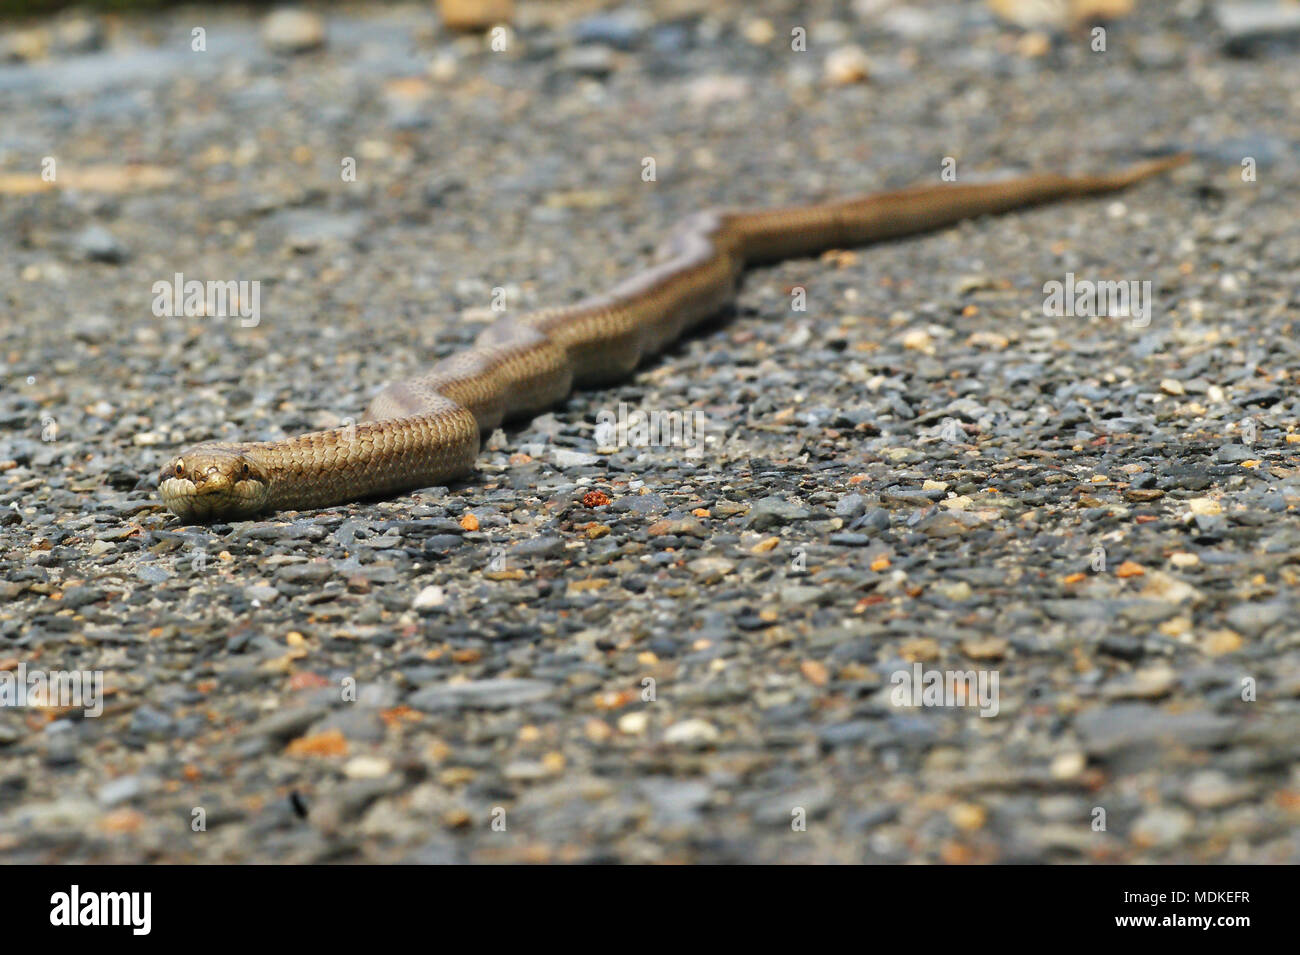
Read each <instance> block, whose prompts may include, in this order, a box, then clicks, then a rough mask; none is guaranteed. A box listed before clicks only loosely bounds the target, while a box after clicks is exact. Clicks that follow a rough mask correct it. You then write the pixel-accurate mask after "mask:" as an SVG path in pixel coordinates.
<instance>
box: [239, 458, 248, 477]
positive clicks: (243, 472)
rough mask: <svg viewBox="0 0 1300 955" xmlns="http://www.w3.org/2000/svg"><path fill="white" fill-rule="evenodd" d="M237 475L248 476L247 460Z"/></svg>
mask: <svg viewBox="0 0 1300 955" xmlns="http://www.w3.org/2000/svg"><path fill="white" fill-rule="evenodd" d="M239 476H240V477H248V462H247V461H245V462H244V467H243V469H242V470H241V471H240V472H239Z"/></svg>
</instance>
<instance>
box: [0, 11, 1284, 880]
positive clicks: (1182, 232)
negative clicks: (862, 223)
mask: <svg viewBox="0 0 1300 955" xmlns="http://www.w3.org/2000/svg"><path fill="white" fill-rule="evenodd" d="M998 6H1003V7H1006V6H1011V7H1016V6H1018V5H1017V4H1006V3H1004V4H999V5H998ZM1212 14H1213V11H1212V10H1210V9H1209V8H1203V7H1202V5H1201V4H1199V3H1197V2H1183V3H1179V4H1172V3H1171V4H1164V3H1153V4H1147V5H1146V7H1145V8H1144V9H1141V10H1139V11H1138V13H1137V14H1135V15H1134V16H1131V17H1129V18H1126V19H1124V20H1121V21H1118V22H1115V23H1113V24H1111V25H1110V28H1109V30H1108V33H1107V50H1106V51H1105V52H1100V53H1099V52H1093V51H1092V50H1091V49H1090V48H1089V36H1088V34H1087V32H1086V30H1084V31H1080V30H1075V31H1061V30H1054V29H1052V28H1049V27H1040V28H1031V29H1028V30H1026V29H1025V28H1023V27H1021V26H1016V25H1011V24H1008V23H1005V22H1002V21H999V20H998V19H996V18H995V16H994V14H993V13H991V12H990V11H989V9H988V8H986V7H985V6H984V5H982V4H968V3H960V4H954V3H926V4H920V5H910V6H907V7H903V6H901V5H897V4H891V3H889V2H883V0H865V2H863V0H859V2H856V3H852V4H849V3H811V4H809V3H794V2H790V3H779V2H763V3H740V2H733V0H721V2H719V0H711V2H707V3H706V2H675V3H670V4H662V5H658V6H657V7H656V11H655V13H653V14H646V13H638V12H636V11H633V10H632V9H631V8H624V9H621V10H614V11H612V12H609V11H607V12H605V13H601V12H599V11H597V10H596V8H595V7H594V6H593V5H591V4H585V5H576V4H571V3H557V4H546V5H533V4H526V5H523V6H521V7H520V9H519V10H518V11H517V13H516V15H515V17H514V20H513V25H512V28H511V29H510V30H509V31H508V32H506V33H504V34H500V35H498V39H504V41H505V47H506V48H505V49H504V50H503V51H494V50H492V49H491V46H490V38H488V37H484V36H483V35H481V34H473V33H472V34H468V35H454V34H451V33H449V32H448V31H447V30H446V29H445V28H444V27H443V26H441V25H440V24H439V22H438V18H437V16H436V14H435V13H434V12H433V11H432V10H430V9H427V8H424V7H416V6H413V7H402V6H399V7H360V8H347V7H343V8H333V9H332V10H331V11H330V13H329V14H328V16H327V18H326V27H327V32H326V36H325V43H324V47H323V48H318V49H316V50H314V51H307V52H303V53H300V54H297V55H294V54H291V53H288V52H285V51H286V50H288V49H290V48H293V47H295V46H311V45H313V43H314V39H313V37H312V35H311V34H312V30H311V27H312V24H311V23H310V22H308V23H306V24H296V23H293V22H287V23H286V22H284V21H280V22H279V23H278V24H275V25H274V26H272V27H271V28H270V29H271V33H270V35H269V37H265V36H262V35H261V30H262V28H263V24H262V22H261V21H260V17H261V16H262V15H261V14H243V13H240V12H238V11H229V10H222V11H220V12H206V11H205V12H202V13H199V12H196V11H185V10H180V11H173V12H170V13H163V14H156V15H152V16H150V17H149V18H147V19H129V18H128V19H121V20H117V19H114V20H108V21H103V22H100V21H91V23H90V24H89V27H88V28H87V29H82V30H81V31H80V32H78V30H77V29H75V28H74V27H72V26H69V21H68V20H67V19H66V18H65V19H64V20H61V21H58V22H57V24H55V25H52V26H51V25H37V26H36V27H34V28H32V30H29V31H28V32H26V33H24V34H22V35H21V36H20V37H19V40H20V41H21V42H19V41H16V40H15V39H14V36H13V35H12V31H11V34H9V35H7V37H6V40H5V41H3V43H0V51H4V53H5V56H7V57H8V58H9V60H10V62H8V63H6V64H4V65H0V124H2V125H0V252H2V262H3V264H2V266H0V296H2V297H3V303H4V311H3V326H4V333H5V347H4V349H3V353H2V358H3V370H4V374H3V381H2V383H0V426H2V427H3V433H0V469H3V470H2V471H0V488H2V492H3V496H2V497H0V541H2V542H3V559H2V562H0V568H2V569H3V582H2V583H0V587H3V598H4V601H3V606H2V607H0V673H7V674H9V675H10V676H11V677H12V678H13V681H12V682H13V684H14V685H17V682H18V681H17V678H18V676H19V675H20V674H24V673H25V674H26V675H27V677H28V680H29V683H28V684H25V685H27V686H35V684H32V683H30V680H31V679H32V677H31V674H32V673H37V674H41V673H46V674H48V673H52V672H56V671H71V670H75V671H88V672H90V673H92V674H96V673H97V674H100V675H102V679H103V684H104V689H103V696H102V700H101V703H102V713H101V714H100V715H99V716H97V717H92V716H90V715H88V714H87V712H86V706H85V705H84V704H85V702H86V701H84V700H83V701H81V702H82V703H83V705H81V706H75V705H74V706H55V705H51V704H53V703H55V702H60V701H54V700H50V699H48V698H44V697H40V696H39V693H37V694H36V695H35V696H32V697H31V698H29V699H28V701H27V702H28V703H29V704H33V703H34V704H46V705H28V706H27V707H25V708H18V707H14V706H6V707H3V708H0V857H2V858H3V859H5V860H7V861H33V862H34V861H41V862H91V861H112V862H201V861H207V862H214V861H222V862H263V861H275V862H320V861H331V862H334V861H339V862H358V861H367V862H396V861H416V862H450V861H472V862H504V861H554V862H589V861H618V862H741V861H761V862H914V861H924V862H1005V861H1032V862H1093V863H1096V862H1159V861H1166V862H1211V861H1214V862H1241V863H1244V862H1296V861H1300V836H1298V835H1297V829H1296V822H1297V817H1298V816H1300V771H1298V768H1300V763H1297V759H1298V757H1300V742H1298V741H1297V734H1296V716H1297V712H1298V711H1300V639H1298V638H1297V631H1296V628H1295V625H1294V623H1293V621H1294V619H1295V618H1294V617H1293V616H1292V614H1293V613H1295V612H1296V602H1297V599H1296V596H1295V593H1294V591H1293V590H1292V587H1293V586H1294V585H1295V583H1296V581H1297V577H1300V568H1298V567H1297V553H1300V513H1298V512H1297V505H1298V504H1300V471H1298V470H1297V464H1298V461H1297V453H1298V451H1300V445H1298V444H1297V442H1300V431H1296V430H1295V428H1296V412H1297V407H1298V406H1300V402H1298V400H1297V397H1296V393H1295V391H1296V389H1295V387H1294V385H1293V382H1294V381H1295V380H1296V378H1297V377H1298V376H1300V347H1298V346H1297V336H1296V321H1295V316H1296V305H1297V299H1296V292H1295V290H1296V288H1297V285H1298V279H1300V275H1298V271H1300V227H1297V225H1296V222H1297V218H1296V215H1295V212H1296V207H1295V204H1294V203H1293V202H1289V201H1288V199H1289V198H1290V197H1291V196H1293V195H1295V193H1296V191H1297V189H1300V176H1298V174H1297V169H1296V164H1295V147H1296V143H1295V141H1294V139H1293V137H1294V136H1295V127H1294V125H1293V117H1294V114H1295V110H1296V107H1297V106H1300V102H1298V101H1297V93H1296V90H1295V86H1294V76H1295V75H1296V70H1297V66H1300V63H1298V62H1297V60H1298V55H1297V48H1296V47H1295V46H1290V45H1288V41H1287V40H1286V39H1285V38H1282V39H1278V40H1277V41H1276V42H1266V43H1263V44H1257V43H1250V44H1247V45H1246V46H1245V47H1244V48H1242V49H1235V50H1234V53H1233V54H1232V55H1229V54H1228V53H1227V52H1225V49H1226V46H1227V43H1226V40H1225V36H1224V33H1223V31H1222V30H1221V29H1220V28H1219V27H1218V26H1216V24H1215V20H1214V18H1213V15H1212ZM196 27H202V28H203V30H204V31H206V32H205V33H204V34H203V39H204V41H205V44H206V49H204V50H202V51H194V50H192V49H191V45H192V42H193V38H194V34H193V32H192V31H193V30H194V29H195V28H196ZM795 27H800V28H804V29H806V30H807V49H806V50H803V51H795V50H792V49H791V48H790V47H791V43H792V40H791V30H792V29H793V28H795ZM42 31H44V32H42ZM87 33H89V37H88V36H87ZM69 36H70V37H71V39H69ZM42 38H43V39H44V42H40V41H42ZM864 74H865V75H864ZM1169 147H1184V148H1190V149H1193V150H1195V151H1196V154H1197V160H1196V161H1195V162H1194V163H1193V164H1192V165H1191V166H1189V167H1186V168H1184V169H1182V170H1180V171H1179V172H1178V173H1176V174H1175V175H1173V176H1170V177H1167V178H1165V179H1162V180H1160V181H1157V182H1152V183H1149V184H1147V185H1144V186H1143V187H1141V188H1140V189H1137V190H1134V191H1133V192H1131V193H1128V194H1126V195H1124V196H1123V197H1119V198H1112V199H1105V200H1100V201H1090V202H1079V203H1073V204H1069V205H1065V206H1055V207H1050V208H1043V209H1040V210H1035V211H1032V212H1027V213H1024V214H1016V215H1011V216H1007V217H1003V218H999V219H996V220H986V221H980V222H976V223H968V224H965V225H962V226H961V227H959V228H955V229H951V230H947V231H944V232H942V233H939V234H935V235H932V236H928V237H924V238H918V239H912V240H908V241H903V242H897V243H888V244H884V245H880V246H876V247H873V248H871V249H868V250H857V251H854V252H844V253H834V254H830V255H827V256H824V257H822V258H821V259H820V260H805V261H793V262H787V263H784V264H781V265H777V266H774V267H771V268H764V269H761V270H757V271H755V272H752V273H751V274H750V275H749V276H748V279H747V281H746V284H745V286H744V290H743V292H742V294H741V296H740V298H739V301H738V304H737V307H736V310H735V314H734V315H732V316H730V317H729V320H728V321H726V322H720V323H717V324H716V325H714V326H713V327H710V328H708V329H705V330H703V331H702V332H701V333H700V334H698V335H696V336H694V337H693V338H691V339H690V340H689V341H686V342H684V343H682V344H680V345H679V346H678V347H676V348H674V349H673V350H672V351H671V352H669V353H668V354H667V355H665V356H663V358H662V359H660V360H658V361H656V362H655V363H653V364H652V365H649V366H647V367H646V368H644V369H643V370H642V371H641V372H640V373H638V374H637V375H636V376H635V378H634V379H632V380H631V381H629V382H627V383H625V384H623V385H621V386H618V387H612V388H608V389H604V390H599V391H590V392H584V393H581V394H578V395H575V396H574V397H573V398H572V399H571V400H569V401H568V402H567V403H566V404H565V405H563V406H562V407H559V408H557V409H556V410H555V411H554V413H552V414H548V415H545V416H542V417H540V418H538V419H536V420H534V421H531V422H527V423H523V424H521V425H518V426H515V427H512V428H509V429H507V430H506V431H505V433H498V434H496V435H494V436H493V437H492V439H491V440H490V441H489V442H488V446H487V448H486V449H485V452H484V454H483V456H482V458H481V466H480V468H479V471H478V473H477V474H476V475H475V476H474V477H473V478H471V479H469V480H467V481H465V482H464V483H463V484H459V485H457V486H454V487H451V488H435V489H428V490H424V491H422V492H420V493H417V494H410V495H406V496H403V497H400V498H398V499H395V500H391V501H382V502H369V503H360V504H355V505H350V506H347V507H340V508H334V509H331V510H327V511H322V512H313V513H289V514H282V515H278V516H276V517H274V518H270V519H266V520H259V521H250V522H244V523H237V524H232V525H217V526H211V527H196V526H180V525H178V524H177V523H176V521H175V519H174V518H172V517H170V516H169V515H168V514H167V513H166V512H165V511H163V510H162V509H161V508H160V507H159V505H158V504H157V502H156V498H155V489H156V474H157V472H158V469H159V468H160V466H161V465H162V464H163V463H164V462H165V460H166V459H167V458H168V457H169V456H170V455H172V454H174V453H175V452H176V451H177V450H178V449H180V448H183V447H184V446H186V445H187V444H189V443H191V442H194V441H199V440H204V439H212V438H218V439H273V438H279V437H284V436H288V435H292V434H295V433H300V432H302V431H305V430H310V429H313V428H320V427H327V426H335V425H338V424H339V423H341V422H345V421H346V420H347V419H348V418H349V417H352V416H356V415H357V414H358V413H359V412H360V411H361V410H362V409H363V408H364V407H365V405H366V403H367V401H368V399H369V397H370V396H371V395H373V394H374V393H375V392H376V391H377V389H378V388H379V387H380V386H382V385H383V384H384V383H385V382H386V381H389V380H392V379H396V378H400V377H403V376H406V375H409V374H412V373H415V372H418V371H419V370H420V369H423V368H425V367H427V366H428V365H429V364H430V363H432V362H433V361H435V360H436V359H437V358H439V357H441V356H443V355H445V354H448V353H449V352H451V351H453V350H456V349H458V348H461V347H464V346H465V345H466V343H468V342H470V341H471V340H472V339H473V337H474V336H475V334H476V333H477V331H478V330H479V329H480V328H481V327H482V325H483V324H484V322H486V321H488V320H490V319H491V318H492V317H493V315H494V312H493V307H494V305H496V306H500V305H504V306H505V307H507V308H509V309H527V308H532V307H534V306H539V305H544V304H550V303H561V302H567V301H571V300H573V299H575V298H577V297H578V296H580V295H582V294H584V293H587V292H590V291H593V290H597V289H600V288H603V287H606V286H608V285H609V284H610V283H611V282H612V281H613V280H615V279H616V278H617V277H619V276H622V275H625V274H627V273H628V272H630V271H631V270H634V269H636V268H638V267H639V266H640V265H642V264H644V263H645V262H646V261H647V259H648V253H649V252H650V250H651V249H652V248H653V247H654V245H655V244H656V242H657V241H658V240H659V238H660V237H661V236H662V235H663V233H664V230H665V229H666V228H668V227H669V226H670V225H671V224H672V223H673V222H674V221H676V220H677V219H679V218H681V217H683V216H684V215H686V214H688V213H689V212H691V211H693V210H695V209H697V208H700V207H702V206H707V205H718V204H768V205H770V204H776V203H781V202H790V201H804V200H810V199H820V198H825V197H831V196H842V195H851V194H855V193H861V192H868V191H872V190H876V189H880V188H888V187H893V186H898V185H902V184H905V183H908V182H912V181H918V180H920V181H931V182H932V181H936V179H937V177H938V175H939V172H940V167H941V163H942V161H943V160H944V157H952V158H953V159H955V160H956V163H957V170H958V178H959V179H965V178H967V177H969V179H972V180H973V179H975V178H977V177H981V176H995V175H1000V174H1006V173H1008V172H1011V171H1015V170H1025V169H1089V168H1091V169H1100V168H1105V167H1109V166H1112V165H1117V164H1120V163H1123V162H1126V161H1129V160H1131V159H1133V158H1135V157H1138V156H1140V155H1142V154H1144V153H1146V152H1149V151H1152V150H1157V149H1165V148H1169ZM47 158H50V159H53V160H54V173H55V174H54V181H53V183H50V182H46V181H44V180H43V179H42V176H41V173H42V171H43V169H44V167H43V166H42V163H43V161H44V160H45V159H47ZM1244 158H1245V159H1248V160H1250V161H1249V162H1247V165H1246V166H1245V167H1243V165H1242V161H1243V159H1244ZM348 159H351V160H353V161H354V164H355V173H356V174H355V177H354V178H351V177H349V176H348V175H346V173H347V171H348V170H347V167H348V163H347V160H348ZM647 159H653V172H654V176H653V180H652V181H647V180H646V177H647V176H648V170H649V164H647V163H646V162H645V160H647ZM1252 170H1253V172H1254V173H1255V174H1254V176H1251V175H1249V173H1250V172H1251V171H1252ZM1243 173H1246V175H1243ZM175 273H182V274H183V275H184V276H185V277H186V279H197V280H200V281H206V280H216V281H237V280H248V281H252V280H256V281H258V282H260V283H261V285H260V302H259V313H258V315H257V321H256V322H254V321H253V320H252V319H251V318H249V319H246V320H241V319H240V318H239V317H221V316H204V315H190V316H185V315H180V316H177V317H166V316H161V317H160V316H158V315H157V314H155V309H154V307H153V306H154V300H155V296H156V292H155V289H154V286H155V283H158V282H160V281H162V282H167V281H171V280H172V278H173V276H174V275H175ZM1070 273H1073V274H1074V275H1075V276H1076V277H1077V278H1078V279H1080V280H1082V279H1085V278H1086V279H1094V280H1096V279H1103V280H1124V281H1138V282H1149V283H1151V284H1150V286H1149V287H1150V289H1151V296H1152V299H1151V304H1152V308H1151V311H1150V314H1149V316H1147V320H1145V321H1144V320H1142V319H1141V318H1140V317H1137V318H1127V317H1122V316H1115V315H1111V316H1103V317H1092V316H1088V315H1078V314H1075V315H1045V309H1044V297H1045V296H1044V288H1043V286H1044V283H1045V282H1050V281H1061V282H1064V281H1066V276H1067V274H1070ZM800 289H802V290H804V291H803V292H802V293H800V292H799V290H800ZM801 298H806V302H804V304H805V305H806V308H805V309H804V310H802V311H801V310H799V309H798V308H797V307H796V306H797V305H798V304H799V300H800V299H801ZM620 403H624V404H625V406H626V409H627V410H629V411H637V410H643V411H650V410H658V411H672V412H682V413H691V414H693V415H694V414H695V413H698V415H699V416H700V418H699V420H701V421H702V422H703V423H704V425H705V429H704V432H705V434H706V437H707V440H705V441H703V442H702V444H700V443H698V442H697V445H696V446H695V447H692V448H682V447H673V446H655V447H622V448H613V449H611V448H610V447H609V445H610V444H612V443H615V442H614V440H613V437H612V436H611V435H610V434H609V433H608V432H607V431H606V430H604V429H599V428H598V424H599V423H600V421H601V420H602V413H605V414H613V415H617V414H618V409H619V405H620ZM692 420H696V419H694V418H692ZM918 667H919V668H920V670H919V672H920V674H921V675H922V677H924V676H925V675H926V674H931V673H939V674H941V675H943V674H954V673H965V672H967V671H971V672H973V673H975V674H976V675H981V674H982V675H983V678H984V679H986V680H991V679H992V678H994V677H996V679H997V685H996V690H997V693H996V696H994V697H991V698H989V699H987V700H985V701H983V703H984V704H985V705H982V706H971V705H965V706H963V705H947V706H933V705H919V706H910V705H905V704H906V703H907V702H909V701H905V700H900V699H899V698H898V694H897V690H898V689H899V685H898V681H899V680H901V679H902V678H903V677H904V676H913V675H915V674H917V673H918V670H917V668H918ZM92 679H93V677H92ZM3 685H4V684H3V683H2V682H0V689H3ZM987 687H988V688H989V689H990V691H991V690H992V689H993V686H992V684H991V683H989V684H987ZM34 692H35V691H34ZM63 702H67V701H63ZM74 702H75V701H74ZM921 702H922V703H928V702H942V701H933V700H929V701H927V700H922V701H921ZM948 702H956V703H958V704H960V701H948Z"/></svg>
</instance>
